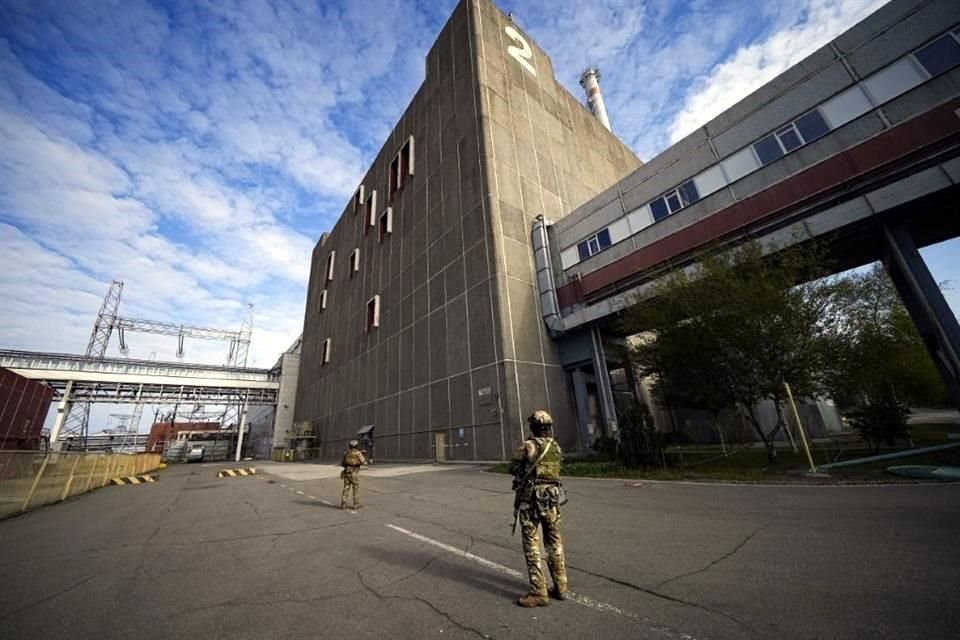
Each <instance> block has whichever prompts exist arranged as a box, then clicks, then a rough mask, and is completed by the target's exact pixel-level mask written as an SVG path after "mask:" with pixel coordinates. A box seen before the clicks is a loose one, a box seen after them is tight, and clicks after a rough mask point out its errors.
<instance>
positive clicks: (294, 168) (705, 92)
mask: <svg viewBox="0 0 960 640" xmlns="http://www.w3.org/2000/svg"><path fill="white" fill-rule="evenodd" d="M879 4H881V2H880V0H838V1H837V2H835V3H831V2H829V1H828V0H802V1H801V2H798V3H792V2H789V1H788V0H773V1H772V2H769V3H763V4H761V5H757V6H754V7H753V8H752V10H751V11H744V9H743V6H742V3H741V2H738V1H736V0H710V1H707V0H694V1H693V2H690V3H676V2H673V1H672V0H595V1H594V2H591V3H582V2H575V1H572V0H571V1H569V2H550V3H548V2H545V1H544V0H516V2H514V6H512V7H510V8H511V9H513V10H514V11H515V13H516V14H517V16H518V19H519V20H520V22H521V25H523V26H524V27H525V28H526V29H527V30H528V31H529V32H530V33H531V34H532V35H533V37H534V39H536V40H537V41H538V43H539V44H540V45H541V46H542V47H543V48H544V49H545V50H546V51H547V52H548V53H549V54H550V56H551V57H552V59H553V61H554V66H555V70H556V73H557V76H558V78H559V79H560V80H561V81H562V82H563V83H564V84H565V85H566V86H567V88H568V89H569V90H570V91H571V92H572V93H573V94H574V95H576V96H578V97H579V96H581V89H580V87H579V86H578V85H577V80H578V78H579V74H580V71H582V69H583V68H584V67H585V66H587V65H588V64H597V65H599V66H600V67H601V70H602V71H603V72H604V77H603V86H604V91H605V94H606V100H607V104H608V107H609V109H610V112H611V119H612V121H613V124H614V130H615V132H616V133H618V134H619V135H620V136H621V137H623V138H624V139H625V140H626V141H627V143H628V144H630V145H631V146H632V147H633V148H634V149H635V150H636V151H637V152H638V153H639V154H640V155H641V157H650V156H652V155H653V154H654V153H657V152H659V151H661V150H662V149H663V148H665V147H666V146H667V145H668V144H669V143H670V142H671V140H674V139H675V138H676V136H679V135H682V132H683V131H685V130H688V129H689V128H690V127H695V126H698V125H699V124H702V120H704V119H705V118H709V117H710V116H711V115H713V114H714V113H715V111H716V110H717V109H720V108H722V106H721V105H722V104H729V103H730V102H732V101H735V100H736V99H739V98H740V97H743V95H745V94H746V93H747V92H749V91H750V90H752V89H753V88H755V87H756V86H757V85H758V84H759V83H761V82H763V81H764V79H769V77H771V76H772V75H773V74H775V73H777V72H778V70H782V69H783V68H785V67H786V66H787V65H789V64H792V63H793V62H795V61H797V60H798V59H799V58H800V57H802V56H803V55H804V53H805V52H809V51H810V50H812V48H814V47H816V46H819V44H822V43H823V42H826V40H827V39H829V37H831V36H832V35H835V34H836V33H837V32H838V31H839V30H841V29H842V28H844V27H845V26H848V25H849V24H852V22H854V21H855V20H856V19H858V18H859V17H862V15H865V14H866V13H867V12H869V11H870V10H872V8H875V7H876V6H879ZM454 5H455V0H442V2H437V3H433V2H430V3H421V4H420V5H419V6H417V5H412V4H410V3H408V2H404V1H401V0H369V1H365V2H352V1H347V0H342V1H340V2H332V3H326V4H324V6H322V7H321V6H317V5H316V4H315V3H300V2H289V1H286V0H260V1H257V0H223V1H222V2H216V3H194V4H191V3H187V4H185V5H183V6H178V7H176V8H161V7H158V6H155V5H154V4H153V3H150V2H145V1H143V0H110V1H108V2H103V3H100V4H99V5H98V9H97V11H90V10H89V8H88V7H85V6H84V5H83V4H80V3H70V2H67V3H62V2H55V1H54V0H34V1H32V2H19V3H4V4H3V5H2V6H0V139H2V140H3V141H4V144H3V145H2V146H0V269H2V271H3V272H2V273H0V293H2V294H3V298H4V305H3V306H2V307H0V346H3V347H14V348H25V349H37V350H56V351H74V352H77V351H82V350H83V348H84V347H85V346H86V342H87V338H88V336H89V331H90V328H91V327H92V323H93V320H94V315H95V314H96V312H97V309H98V308H99V305H100V301H101V299H102V297H103V294H104V293H105V291H106V289H107V286H108V285H109V282H110V280H111V279H113V278H121V279H123V280H124V282H125V283H126V286H125V289H124V301H123V308H122V312H123V313H124V314H125V315H129V316H132V317H144V318H153V319H158V320H170V321H178V322H186V323H191V324H198V325H205V326H221V327H225V328H230V327H238V326H239V324H240V319H241V317H242V315H243V312H244V309H245V305H246V302H248V301H249V302H253V303H254V304H255V324H254V340H253V345H252V352H251V357H252V360H253V361H255V362H256V364H257V365H259V366H271V365H272V364H273V363H274V361H275V360H276V358H277V356H278V355H279V353H280V352H281V351H282V350H284V349H286V347H287V346H289V344H290V342H291V341H292V340H293V339H294V338H295V337H296V335H297V334H298V333H299V332H300V326H301V323H302V318H303V307H304V302H305V300H304V299H305V289H306V280H307V274H308V269H309V259H310V251H311V248H312V246H313V244H314V243H315V241H316V239H317V238H318V237H319V235H320V232H321V231H323V230H326V229H327V228H329V227H330V226H331V225H332V224H333V223H334V221H335V220H336V217H337V216H338V215H339V213H340V211H341V209H342V206H343V204H344V202H345V200H346V198H347V197H349V194H350V193H351V192H352V191H353V189H354V188H355V185H356V183H357V181H358V180H359V178H360V176H361V174H362V172H363V171H364V169H365V168H366V166H367V165H368V164H369V162H370V161H371V159H372V157H373V155H374V154H375V153H376V152H377V151H378V150H379V148H380V146H381V144H382V143H383V139H382V138H383V135H384V132H388V131H389V130H391V128H392V127H393V125H394V124H395V122H396V120H397V119H398V117H399V116H400V115H401V113H402V110H403V109H404V108H405V107H406V105H407V104H408V103H409V101H410V98H411V97H412V95H413V92H414V91H415V90H416V88H417V87H418V86H419V84H420V82H421V81H422V80H423V72H424V71H423V70H424V62H423V61H424V57H425V55H426V52H427V49H428V47H429V46H431V45H432V44H433V41H434V38H435V37H436V34H437V32H438V31H439V29H440V28H441V26H442V25H443V23H444V22H445V21H446V20H447V18H448V17H449V14H450V11H451V10H452V9H453V7H454ZM723 100H727V103H723ZM130 344H131V356H132V357H148V356H149V355H150V354H151V353H153V352H155V353H156V354H157V357H159V358H161V359H170V358H172V357H173V352H174V350H175V341H174V340H172V339H168V338H164V337H157V336H131V337H130ZM114 348H115V347H114ZM187 349H188V359H190V360H194V361H198V362H209V363H219V362H222V361H223V359H224V357H225V349H226V346H225V345H221V344H213V343H196V344H194V343H192V342H191V343H188V345H187ZM113 353H114V355H116V351H114V352H113Z"/></svg>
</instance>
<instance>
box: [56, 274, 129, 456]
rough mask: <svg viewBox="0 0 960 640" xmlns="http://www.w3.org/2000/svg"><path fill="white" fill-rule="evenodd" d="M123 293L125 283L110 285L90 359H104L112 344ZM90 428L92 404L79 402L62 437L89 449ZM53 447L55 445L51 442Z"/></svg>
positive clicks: (92, 335) (90, 344)
mask: <svg viewBox="0 0 960 640" xmlns="http://www.w3.org/2000/svg"><path fill="white" fill-rule="evenodd" d="M121 293H123V282H121V281H119V280H114V281H113V282H112V283H110V288H109V289H108V290H107V295H106V296H105V297H104V298H103V304H101V305H100V312H99V313H98V314H97V319H96V320H95V321H94V323H93V331H92V332H91V333H90V342H88V343H87V352H86V356H87V357H88V358H103V356H104V355H106V353H107V345H108V344H109V343H110V334H112V333H113V329H114V327H116V325H117V311H118V310H119V308H120V294H121ZM89 428H90V403H89V402H77V403H74V404H73V405H71V407H70V413H68V414H67V417H66V419H65V420H64V422H63V428H62V429H61V431H60V433H61V434H62V435H72V436H75V438H76V440H77V441H78V442H79V444H80V449H81V450H86V448H87V431H88V429H89ZM50 445H51V446H55V443H53V442H51V443H50Z"/></svg>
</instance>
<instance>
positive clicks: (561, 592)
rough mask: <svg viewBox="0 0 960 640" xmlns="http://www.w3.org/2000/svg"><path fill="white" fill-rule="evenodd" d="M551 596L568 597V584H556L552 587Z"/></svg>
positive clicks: (555, 597)
mask: <svg viewBox="0 0 960 640" xmlns="http://www.w3.org/2000/svg"><path fill="white" fill-rule="evenodd" d="M550 597H551V598H553V599H554V600H566V599H567V585H563V586H558V585H554V586H553V588H552V589H550Z"/></svg>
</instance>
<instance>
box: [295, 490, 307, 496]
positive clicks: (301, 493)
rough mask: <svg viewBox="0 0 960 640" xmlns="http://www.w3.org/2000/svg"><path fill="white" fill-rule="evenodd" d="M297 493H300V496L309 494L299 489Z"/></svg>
mask: <svg viewBox="0 0 960 640" xmlns="http://www.w3.org/2000/svg"><path fill="white" fill-rule="evenodd" d="M297 495H298V496H305V495H307V494H305V493H304V492H303V491H297Z"/></svg>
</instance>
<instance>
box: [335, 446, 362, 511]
mask: <svg viewBox="0 0 960 640" xmlns="http://www.w3.org/2000/svg"><path fill="white" fill-rule="evenodd" d="M340 464H341V466H343V471H341V472H340V478H342V479H343V493H341V494H340V508H341V509H346V508H347V494H348V493H349V492H350V489H351V488H352V489H353V508H354V509H359V508H360V498H359V493H360V467H361V466H363V465H365V464H367V459H366V458H364V457H363V453H361V452H360V443H359V442H357V441H356V440H351V441H350V448H349V449H347V451H346V453H344V454H343V461H342V462H341V463H340Z"/></svg>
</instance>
